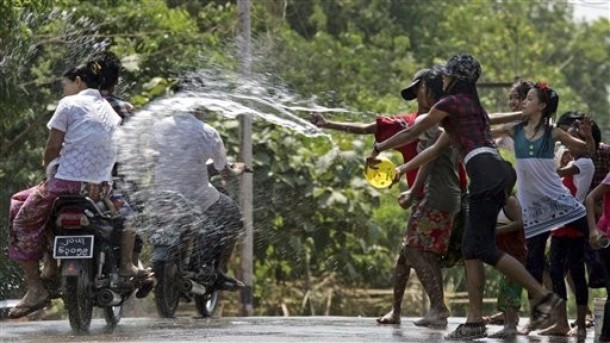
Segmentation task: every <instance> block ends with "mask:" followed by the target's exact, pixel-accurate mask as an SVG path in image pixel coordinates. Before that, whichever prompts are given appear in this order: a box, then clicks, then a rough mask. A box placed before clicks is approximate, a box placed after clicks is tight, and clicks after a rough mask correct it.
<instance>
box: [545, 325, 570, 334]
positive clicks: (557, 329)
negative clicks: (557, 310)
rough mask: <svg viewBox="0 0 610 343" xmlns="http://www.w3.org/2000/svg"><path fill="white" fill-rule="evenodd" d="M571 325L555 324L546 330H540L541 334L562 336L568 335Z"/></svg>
mask: <svg viewBox="0 0 610 343" xmlns="http://www.w3.org/2000/svg"><path fill="white" fill-rule="evenodd" d="M569 331H570V327H569V326H568V325H560V324H554V325H551V326H549V327H548V328H546V329H544V330H540V331H538V334H539V335H540V336H561V337H567V336H568V332H569Z"/></svg>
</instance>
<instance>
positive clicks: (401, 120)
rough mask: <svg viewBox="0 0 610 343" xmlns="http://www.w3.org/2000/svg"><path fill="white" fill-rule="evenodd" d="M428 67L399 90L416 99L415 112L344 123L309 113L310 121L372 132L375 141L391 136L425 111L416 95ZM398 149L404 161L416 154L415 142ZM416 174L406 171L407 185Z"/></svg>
mask: <svg viewBox="0 0 610 343" xmlns="http://www.w3.org/2000/svg"><path fill="white" fill-rule="evenodd" d="M429 71H430V69H420V70H418V71H417V72H416V73H415V74H414V75H413V79H412V80H411V83H410V84H409V85H408V86H406V87H405V88H404V89H402V90H401V92H400V94H401V95H402V98H403V99H405V100H406V101H412V100H417V112H412V113H403V114H398V115H395V116H391V117H388V116H377V118H375V121H374V122H371V123H346V122H338V121H331V120H328V119H326V118H324V116H322V115H321V114H319V113H314V114H312V115H311V118H310V120H311V122H312V123H313V124H314V125H316V126H317V127H320V128H325V129H331V130H337V131H343V132H347V133H354V134H373V135H374V136H375V141H378V142H381V141H383V140H386V139H388V138H390V137H392V136H393V135H394V134H396V133H397V132H400V131H401V130H403V129H405V128H407V127H409V126H411V125H413V123H414V122H415V118H416V117H417V115H418V114H420V113H426V112H427V111H428V110H429V108H427V107H426V106H427V105H426V104H425V101H423V99H420V98H419V97H418V96H417V93H418V90H419V86H420V84H421V80H422V78H423V76H424V75H425V74H426V73H428V72H429ZM396 151H398V152H399V153H400V154H401V155H402V158H403V160H404V161H405V162H407V161H410V160H411V159H412V158H413V157H415V155H417V142H413V143H411V144H405V145H403V146H400V147H397V148H396ZM416 176H417V169H413V170H411V171H409V172H408V173H406V180H407V184H408V185H409V186H412V185H413V183H414V182H415V177H416Z"/></svg>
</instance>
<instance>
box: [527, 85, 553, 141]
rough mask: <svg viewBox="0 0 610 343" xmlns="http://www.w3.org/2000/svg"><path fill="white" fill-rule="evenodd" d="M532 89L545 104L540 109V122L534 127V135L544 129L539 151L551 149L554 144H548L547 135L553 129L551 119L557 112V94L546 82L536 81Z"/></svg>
mask: <svg viewBox="0 0 610 343" xmlns="http://www.w3.org/2000/svg"><path fill="white" fill-rule="evenodd" d="M532 89H533V90H534V91H535V92H536V96H538V100H539V101H540V102H542V103H544V104H545V107H544V110H543V111H542V118H540V122H539V123H538V125H536V127H535V128H534V135H536V134H537V133H538V131H539V130H544V139H543V143H542V146H541V147H540V149H541V151H546V150H547V149H553V148H554V146H553V145H552V144H549V142H551V139H550V138H549V136H550V135H551V134H552V131H553V126H552V125H551V120H552V119H553V117H555V113H557V107H558V106H559V95H558V94H557V92H555V90H554V89H553V88H550V87H549V86H548V85H547V84H546V82H537V83H536V84H534V86H533V87H532Z"/></svg>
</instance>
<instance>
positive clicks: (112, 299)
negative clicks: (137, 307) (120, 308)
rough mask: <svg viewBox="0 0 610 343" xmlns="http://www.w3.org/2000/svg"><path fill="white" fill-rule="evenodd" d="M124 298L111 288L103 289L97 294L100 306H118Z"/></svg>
mask: <svg viewBox="0 0 610 343" xmlns="http://www.w3.org/2000/svg"><path fill="white" fill-rule="evenodd" d="M122 301H123V298H122V297H121V296H120V295H119V294H118V293H116V292H114V291H112V290H110V289H103V290H101V291H100V292H99V293H98V295H97V302H98V303H99V304H100V306H117V305H119V304H121V302H122Z"/></svg>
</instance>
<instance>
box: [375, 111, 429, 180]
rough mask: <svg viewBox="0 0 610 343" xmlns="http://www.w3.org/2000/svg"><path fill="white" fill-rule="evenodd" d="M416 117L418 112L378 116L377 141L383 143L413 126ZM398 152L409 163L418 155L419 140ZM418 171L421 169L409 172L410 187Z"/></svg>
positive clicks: (402, 147) (404, 146) (407, 175)
mask: <svg viewBox="0 0 610 343" xmlns="http://www.w3.org/2000/svg"><path fill="white" fill-rule="evenodd" d="M415 117H417V112H415V113H408V114H407V113H403V114H398V115H395V116H392V117H385V116H378V117H377V119H376V122H377V131H375V141H377V142H383V141H385V140H386V139H388V138H390V137H392V136H394V135H395V134H397V133H398V132H400V131H402V130H404V129H406V128H408V127H410V126H412V125H413V123H415ZM396 150H397V151H398V152H400V153H401V154H402V159H403V161H404V163H407V162H409V161H410V160H411V159H413V157H415V156H416V155H417V140H415V141H413V142H411V143H409V144H406V145H403V146H401V147H398V148H396ZM418 170H419V169H413V170H411V171H409V172H407V174H406V177H407V184H408V185H409V187H411V186H413V183H415V177H416V176H417V171H418Z"/></svg>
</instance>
